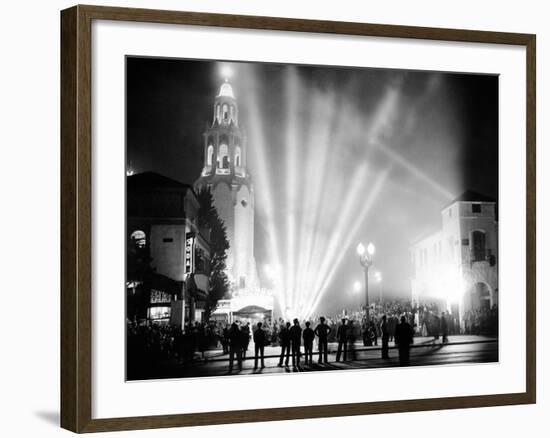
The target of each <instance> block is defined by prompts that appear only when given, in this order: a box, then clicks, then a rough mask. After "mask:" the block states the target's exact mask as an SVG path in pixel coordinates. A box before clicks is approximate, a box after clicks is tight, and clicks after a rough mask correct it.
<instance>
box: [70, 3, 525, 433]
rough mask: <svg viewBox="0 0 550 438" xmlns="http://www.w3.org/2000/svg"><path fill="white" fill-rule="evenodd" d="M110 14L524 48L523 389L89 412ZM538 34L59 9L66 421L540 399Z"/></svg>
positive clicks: (221, 419)
mask: <svg viewBox="0 0 550 438" xmlns="http://www.w3.org/2000/svg"><path fill="white" fill-rule="evenodd" d="M94 20H114V21H129V22H144V23H165V24H185V25H195V26H216V27H226V28H246V29H264V30H281V31H293V32H315V33H324V34H347V35H356V36H371V37H373V36H374V37H387V38H411V39H425V40H440V41H453V42H477V43H490V44H504V45H518V46H524V47H525V48H526V59H527V63H526V66H525V68H526V78H527V88H526V90H525V99H526V109H527V114H526V120H527V126H526V134H527V135H526V139H525V147H526V153H527V160H526V161H527V171H526V175H527V181H526V184H527V193H526V199H527V211H526V213H525V214H526V221H527V236H526V242H527V245H526V254H527V263H526V268H525V269H526V279H527V283H526V292H527V293H526V297H525V299H526V311H527V315H529V318H527V321H526V322H525V324H526V336H527V337H526V352H525V354H526V361H525V363H526V382H525V383H526V391H525V392H522V393H510V394H498V395H490V394H488V395H481V396H464V397H463V396H461V397H446V398H432V399H417V400H399V401H384V402H365V403H346V404H336V405H322V406H303V407H286V408H274V409H253V410H242V411H224V412H206V413H194V414H179V415H158V416H138V417H127V418H101V419H93V418H92V360H91V359H92V358H91V355H92V287H91V283H92V269H91V263H92V256H91V248H92V232H91V230H92V214H91V208H92V207H91V205H92V184H91V181H92V153H91V133H92V122H91V117H92V91H91V71H92V50H91V43H92V35H91V33H92V30H91V29H92V22H93V21H94ZM535 48H536V38H535V35H530V34H518V33H502V32H486V31H475V30H456V29H439V28H424V27H410V26H395V25H381V24H364V23H350V22H332V21H317V20H301V19H289V18H273V17H257V16H236V15H223V14H206V13H195V12H176V11H163V10H144V9H127V8H111V7H100V6H75V7H72V8H70V9H66V10H64V11H62V12H61V426H62V427H63V428H66V429H68V430H71V431H74V432H78V433H81V432H99V431H115V430H128V429H148V428H163V427H178V426H196V425H212V424H223V423H240V422H257V421H274V420H289V419H304V418H318V417H329V416H331V417H334V416H350V415H365V414H380V413H395V412H410V411H425V410H437V409H456V408H471V407H483V406H499V405H515V404H529V403H535V401H536V319H535V315H536V291H535V263H536V256H535V253H536V248H535V218H536V205H535V181H536V173H535V133H536V128H535V90H536V88H535V87H536V85H535V84H536V81H535Z"/></svg>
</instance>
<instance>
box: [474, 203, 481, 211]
mask: <svg viewBox="0 0 550 438" xmlns="http://www.w3.org/2000/svg"><path fill="white" fill-rule="evenodd" d="M472 213H481V204H472Z"/></svg>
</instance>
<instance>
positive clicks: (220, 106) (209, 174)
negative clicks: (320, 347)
mask: <svg viewBox="0 0 550 438" xmlns="http://www.w3.org/2000/svg"><path fill="white" fill-rule="evenodd" d="M247 165H248V151H247V137H246V133H245V131H244V129H243V127H242V126H241V125H240V124H239V107H238V103H237V99H236V98H235V95H234V93H233V88H232V86H231V84H230V83H229V82H228V81H227V79H226V80H225V82H224V83H223V84H222V85H221V87H220V91H219V93H218V95H217V96H216V97H215V99H214V105H213V108H212V121H211V122H209V124H208V126H207V129H206V132H205V133H204V165H203V168H202V172H201V176H200V177H199V179H198V180H197V181H196V182H195V189H196V190H197V192H198V191H199V190H202V189H204V188H207V189H209V190H210V191H211V193H212V197H213V199H214V206H215V207H216V210H217V212H218V215H219V216H220V218H221V219H222V221H223V222H224V225H225V227H226V231H227V239H228V241H229V250H228V253H227V259H226V265H227V273H228V277H229V281H230V284H231V297H229V299H234V301H233V302H232V303H227V302H225V303H224V302H221V303H219V306H218V310H217V312H214V315H213V316H214V317H220V316H224V315H227V318H229V319H231V316H230V315H235V316H236V315H239V314H241V315H242V316H243V319H248V320H250V321H251V322H254V321H255V320H256V319H263V316H262V315H266V316H267V315H271V312H272V310H273V297H272V296H270V297H269V299H267V298H266V294H265V293H264V292H265V291H264V292H263V291H261V288H260V282H259V279H258V271H257V268H256V259H255V257H254V208H255V202H254V186H253V184H252V178H251V176H250V174H249V172H248V166H247ZM244 296H247V297H248V299H247V300H245V301H246V307H248V308H249V309H252V310H254V311H253V312H250V315H253V316H252V317H250V318H248V316H246V317H245V316H244V315H249V313H247V309H244V308H242V309H238V308H236V306H238V305H240V304H239V303H241V302H242V303H243V304H244V303H245V301H243V300H242V297H244ZM236 297H241V298H239V299H238V300H236V299H235V298H236ZM255 297H258V298H257V299H256V298H255ZM224 309H231V311H227V312H225V310H224ZM254 315H256V316H257V318H255V317H254ZM260 316H261V317H260ZM224 318H225V316H224ZM227 318H226V319H227Z"/></svg>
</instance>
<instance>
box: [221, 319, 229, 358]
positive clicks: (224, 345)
mask: <svg viewBox="0 0 550 438" xmlns="http://www.w3.org/2000/svg"><path fill="white" fill-rule="evenodd" d="M222 349H223V354H227V353H229V327H227V325H226V326H225V327H224V328H223V330H222Z"/></svg>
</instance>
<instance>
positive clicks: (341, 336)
mask: <svg viewBox="0 0 550 438" xmlns="http://www.w3.org/2000/svg"><path fill="white" fill-rule="evenodd" d="M336 338H337V339H338V351H337V352H336V362H340V355H341V354H342V349H343V350H344V361H346V360H347V358H348V326H347V325H346V320H345V318H344V319H342V324H340V326H339V327H338V331H337V332H336Z"/></svg>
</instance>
